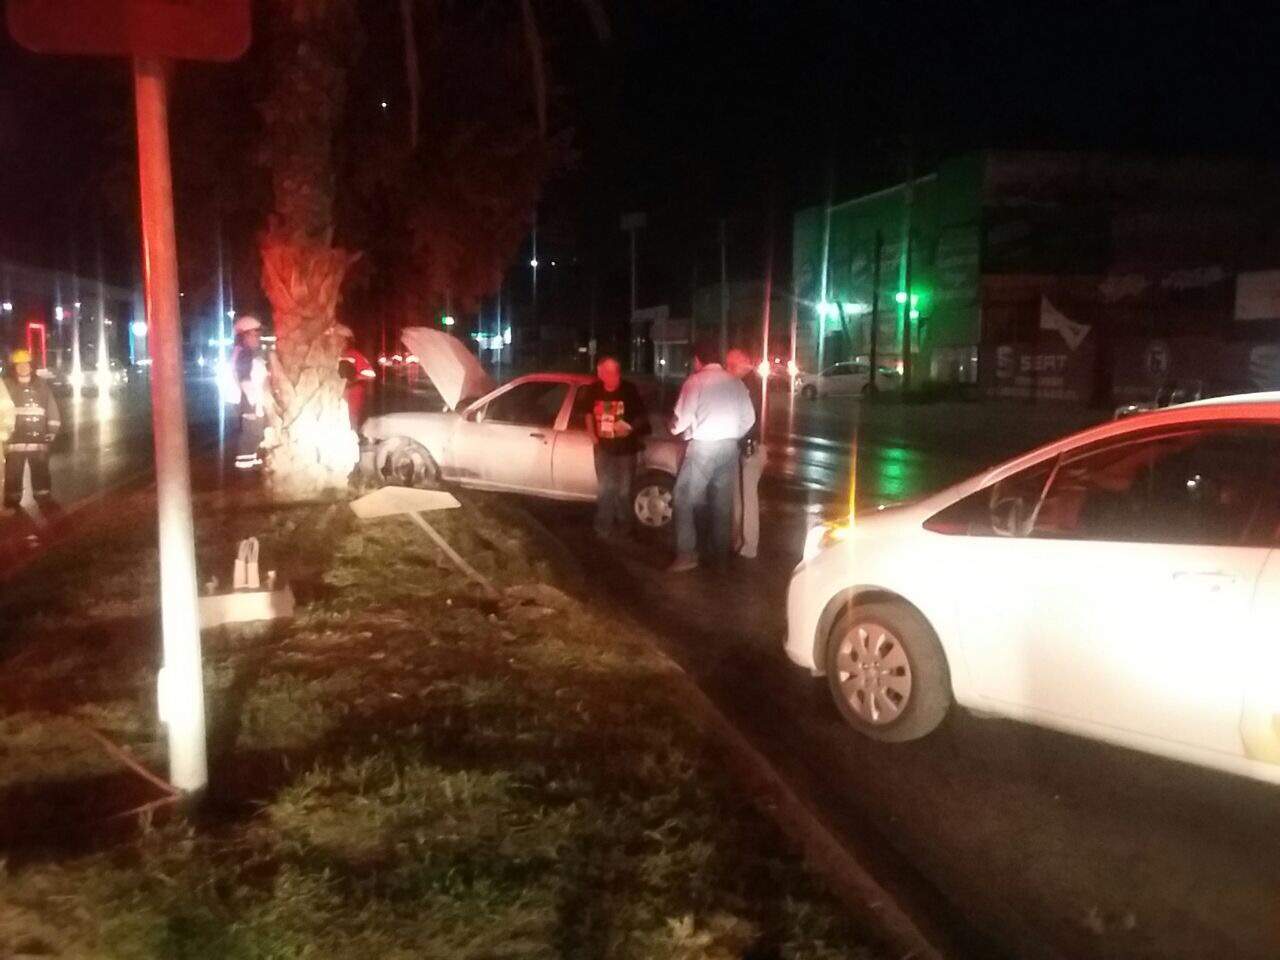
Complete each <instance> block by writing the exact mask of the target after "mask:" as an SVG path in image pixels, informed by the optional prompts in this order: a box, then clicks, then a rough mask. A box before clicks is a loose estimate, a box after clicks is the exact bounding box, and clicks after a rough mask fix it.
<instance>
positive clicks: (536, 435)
mask: <svg viewBox="0 0 1280 960" xmlns="http://www.w3.org/2000/svg"><path fill="white" fill-rule="evenodd" d="M529 436H531V437H537V438H538V439H539V440H545V439H547V435H546V434H545V433H531V434H529Z"/></svg>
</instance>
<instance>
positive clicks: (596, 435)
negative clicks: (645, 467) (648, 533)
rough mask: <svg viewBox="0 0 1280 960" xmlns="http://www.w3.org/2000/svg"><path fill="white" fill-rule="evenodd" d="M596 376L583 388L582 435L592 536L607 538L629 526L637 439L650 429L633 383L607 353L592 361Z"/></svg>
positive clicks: (638, 440)
mask: <svg viewBox="0 0 1280 960" xmlns="http://www.w3.org/2000/svg"><path fill="white" fill-rule="evenodd" d="M596 376H597V377H599V379H598V380H597V381H596V382H595V383H593V384H591V385H590V386H587V387H584V388H583V391H582V406H581V407H580V408H579V409H581V410H584V411H585V413H584V416H585V417H586V425H587V433H588V435H589V436H590V437H591V442H592V443H593V444H594V445H595V456H596V485H597V493H596V521H595V530H596V535H597V536H599V537H602V538H608V537H611V536H613V535H615V534H626V533H628V532H629V531H630V530H631V520H632V507H631V481H632V479H633V477H634V475H635V469H636V451H638V450H639V449H640V438H641V437H642V436H644V435H645V434H646V433H648V432H649V414H648V411H647V410H645V406H644V401H643V400H642V399H641V398H640V391H639V390H637V389H636V387H635V384H633V383H628V382H627V381H625V380H623V379H622V367H621V365H620V364H619V363H618V361H617V360H616V359H615V358H613V357H609V356H604V357H601V358H600V361H599V362H598V363H597V364H596Z"/></svg>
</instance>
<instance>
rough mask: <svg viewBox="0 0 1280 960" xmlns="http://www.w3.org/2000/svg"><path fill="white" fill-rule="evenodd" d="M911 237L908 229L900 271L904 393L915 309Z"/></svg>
mask: <svg viewBox="0 0 1280 960" xmlns="http://www.w3.org/2000/svg"><path fill="white" fill-rule="evenodd" d="M913 237H914V233H913V232H912V231H908V233H907V248H906V251H905V252H904V253H903V257H904V259H905V260H906V265H905V267H904V268H903V271H902V272H903V276H904V277H905V278H906V279H905V281H904V284H903V289H904V290H906V292H907V299H906V302H905V303H904V304H903V305H902V310H903V322H902V392H903V394H904V395H905V394H906V392H907V391H908V390H909V389H911V314H912V313H913V312H914V310H915V307H914V306H913V304H912V301H913V300H915V298H914V297H913V296H911V241H912V239H913Z"/></svg>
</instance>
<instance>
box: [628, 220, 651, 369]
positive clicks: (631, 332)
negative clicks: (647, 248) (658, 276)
mask: <svg viewBox="0 0 1280 960" xmlns="http://www.w3.org/2000/svg"><path fill="white" fill-rule="evenodd" d="M648 222H649V218H648V217H647V216H646V215H645V214H643V213H639V212H637V213H628V214H626V215H624V216H623V218H622V230H623V232H624V233H627V234H630V237H631V315H630V316H629V317H628V318H627V343H629V344H631V345H632V346H633V347H634V346H635V345H636V339H637V338H636V330H635V322H636V310H637V309H639V303H640V301H639V265H638V259H639V258H638V253H639V247H638V243H637V237H636V235H637V234H638V233H639V232H640V231H641V230H643V229H644V227H645V226H646V225H647V224H648ZM628 353H630V354H631V357H630V361H631V363H630V366H631V371H632V372H633V373H635V372H638V371H639V369H640V357H639V353H640V351H638V350H629V351H628Z"/></svg>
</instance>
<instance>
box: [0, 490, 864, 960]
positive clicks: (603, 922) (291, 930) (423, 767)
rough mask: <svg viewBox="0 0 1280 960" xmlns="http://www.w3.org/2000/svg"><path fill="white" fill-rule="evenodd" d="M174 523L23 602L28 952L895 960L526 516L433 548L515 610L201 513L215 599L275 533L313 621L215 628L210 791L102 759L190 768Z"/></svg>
mask: <svg viewBox="0 0 1280 960" xmlns="http://www.w3.org/2000/svg"><path fill="white" fill-rule="evenodd" d="M152 508H153V504H152V503H151V502H149V501H148V500H147V498H146V497H144V496H138V497H134V498H132V499H131V500H129V501H127V502H124V503H122V504H121V510H120V513H119V514H118V515H117V518H116V519H114V520H110V521H107V522H104V523H100V524H98V525H97V526H96V528H94V529H91V530H87V531H86V532H85V533H84V535H83V536H82V537H80V538H79V539H77V540H76V541H75V542H74V543H72V544H68V545H66V546H63V547H61V548H59V549H58V550H56V551H55V552H53V553H51V554H50V555H49V556H47V557H45V558H44V559H43V560H42V561H40V562H39V563H38V564H37V565H36V566H34V567H32V568H30V569H28V570H26V571H25V572H24V573H23V574H22V575H21V576H20V577H19V578H17V579H16V580H13V581H11V582H10V583H8V584H5V585H4V586H3V588H0V623H4V624H5V625H6V633H5V635H4V637H3V640H2V641H0V663H2V664H3V667H2V668H0V842H2V843H3V845H4V855H5V857H6V859H5V860H4V861H3V862H0V956H11V955H24V954H25V955H33V956H57V957H128V958H132V957H164V958H206V957H207V958H215V957H216V958H220V960H221V958H303V957H344V958H346V957H387V958H390V957H405V958H409V957H414V958H419V957H449V958H454V957H458V958H497V957H553V956H561V957H610V958H615V957H616V958H629V957H636V958H641V957H644V958H689V960H693V958H708V960H710V958H731V957H758V958H768V957H784V958H806V960H808V958H814V960H822V958H827V957H867V958H869V957H873V956H878V955H879V954H878V953H877V952H876V950H875V948H873V947H872V946H870V944H872V943H873V942H874V940H873V937H872V936H871V934H870V932H869V931H867V930H865V929H861V928H859V927H858V926H857V925H856V924H855V923H854V922H853V921H852V920H850V919H849V918H848V917H847V916H846V915H845V914H844V913H843V911H842V909H841V907H840V905H839V904H837V903H836V902H835V900H834V899H833V898H832V897H830V896H829V895H828V894H827V893H826V892H825V891H824V890H823V889H822V887H821V885H820V884H819V883H818V882H816V881H815V880H814V879H813V878H811V877H810V876H809V874H808V873H807V872H806V870H805V868H804V866H803V864H802V862H801V861H800V859H799V857H798V855H797V854H796V852H795V851H794V849H793V848H792V847H791V846H790V845H789V844H788V843H787V842H786V841H785V840H784V839H783V838H782V836H781V835H780V834H779V833H778V831H777V830H776V828H775V827H774V825H773V824H772V822H771V821H769V820H768V819H767V818H766V817H764V816H763V815H762V814H761V813H759V812H758V810H757V809H756V808H755V807H754V806H753V805H752V803H751V802H750V800H749V799H748V798H746V797H744V796H743V795H742V794H741V792H740V791H739V789H738V788H737V786H736V784H735V783H734V782H733V781H731V780H730V779H729V778H728V777H727V775H726V774H725V772H724V771H723V770H722V768H721V765H720V764H719V762H718V760H717V745H716V744H715V743H713V742H709V741H708V740H707V739H706V737H705V736H704V735H703V734H702V733H701V732H700V731H699V730H698V729H697V728H696V727H695V726H694V725H693V724H692V723H691V722H690V721H689V720H688V719H687V717H686V715H685V713H684V712H683V710H682V705H681V689H682V686H681V683H680V682H679V681H678V679H677V677H676V676H674V675H673V673H672V670H673V668H672V667H671V666H670V665H669V664H668V663H667V662H666V661H665V660H663V659H662V658H660V657H658V656H657V655H656V654H655V653H654V652H653V650H652V648H651V646H650V645H649V644H648V643H647V642H646V640H645V638H644V636H643V635H642V634H641V633H640V630H639V628H638V627H637V626H635V625H634V624H632V623H630V622H628V621H626V620H624V619H622V618H619V617H617V616H614V615H613V614H611V613H610V612H608V611H606V610H603V609H600V608H594V607H592V606H591V605H590V604H584V603H582V602H580V601H579V600H577V599H574V598H573V597H572V596H571V595H570V593H571V591H572V587H573V583H572V581H573V579H574V573H573V571H572V570H571V569H570V568H567V567H566V566H564V565H563V564H561V563H560V562H559V561H558V560H557V559H556V557H555V553H554V551H553V550H549V549H548V548H547V545H546V543H545V541H544V539H543V538H541V537H540V535H539V533H538V531H537V530H536V528H534V527H532V526H531V525H529V524H528V523H526V522H525V520H524V518H523V517H522V515H521V514H520V513H519V512H518V511H515V510H513V509H512V508H510V507H509V506H507V505H505V504H503V503H502V502H501V501H497V500H492V499H475V500H470V501H468V503H466V504H465V505H464V508H463V509H461V510H454V511H448V512H445V513H437V514H433V515H432V522H433V523H435V524H437V526H438V528H439V529H440V531H441V532H442V533H443V535H444V536H445V537H446V538H447V539H448V540H449V541H450V542H451V543H452V544H453V545H454V547H455V548H456V549H457V550H458V551H459V552H460V553H461V554H462V555H463V556H464V557H466V558H467V560H468V561H469V562H470V563H472V564H473V565H474V566H475V567H477V568H478V569H479V570H480V571H481V572H482V573H483V574H485V575H486V576H487V577H489V578H491V579H492V580H493V581H494V582H495V583H496V584H497V585H498V586H499V588H500V589H501V590H502V593H503V596H502V598H501V599H500V600H493V599H488V598H486V597H485V595H484V594H483V593H482V592H481V591H479V590H478V589H476V588H474V587H473V586H472V585H471V584H470V582H469V581H467V580H466V579H465V578H463V577H462V575H461V574H459V573H458V572H457V571H456V570H455V569H454V568H453V567H452V566H451V565H449V563H448V561H447V560H446V559H445V558H444V557H443V555H442V554H441V553H440V552H439V551H438V550H437V548H436V547H435V546H434V545H432V544H431V542H430V541H429V540H427V538H426V537H425V536H423V535H422V533H421V532H420V531H418V530H417V529H416V528H414V527H412V526H410V525H408V524H406V523H404V522H403V521H397V520H381V521H374V522H371V523H367V524H360V523H358V522H357V521H356V520H354V518H353V517H351V515H350V512H349V511H348V510H347V509H346V508H345V507H344V506H341V505H333V506H307V507H295V508H289V509H285V508H274V507H271V506H269V505H267V504H260V503H254V502H252V501H251V500H250V499H248V498H245V497H228V496H224V495H211V496H208V497H205V498H202V499H201V501H200V502H199V504H198V506H197V516H198V517H199V518H200V520H199V531H198V540H199V544H200V549H199V553H200V568H201V576H202V579H208V578H209V577H210V576H212V575H214V574H216V573H229V572H230V560H231V558H232V557H233V556H234V545H235V543H236V542H237V541H238V539H239V538H240V537H242V536H248V535H257V536H258V537H259V538H260V540H261V543H262V548H261V549H262V558H263V566H264V569H265V568H275V569H278V570H279V571H280V574H281V575H282V576H283V577H286V578H287V579H289V580H290V582H291V583H292V584H293V586H294V589H295V592H296V593H297V595H298V599H299V609H298V613H297V616H296V617H295V618H294V619H293V620H291V621H289V622H287V623H280V624H276V625H273V626H270V627H268V628H265V629H258V630H252V631H245V630H239V631H236V630H222V631H213V632H210V633H206V635H205V659H206V667H205V673H206V689H207V691H208V693H207V699H208V716H209V740H210V770H211V786H210V790H209V794H208V796H207V798H206V799H205V801H204V802H203V803H202V804H200V805H199V806H197V807H194V808H191V809H185V810H179V809H175V808H172V807H153V806H152V801H154V800H155V799H156V797H157V794H158V791H157V790H156V788H155V787H154V785H152V784H149V783H148V782H147V781H146V780H145V779H143V778H142V777H140V776H138V775H137V774H136V773H135V772H133V771H130V770H129V769H128V767H127V765H126V764H125V763H123V762H122V755H121V754H119V753H117V752H115V751H114V750H113V749H108V748H106V747H104V745H103V742H102V740H101V739H100V737H105V738H106V740H107V741H109V742H110V743H111V744H115V745H117V746H118V747H119V748H122V749H123V750H124V751H126V752H127V756H128V757H129V758H134V759H136V760H137V761H139V762H140V763H142V764H144V765H146V766H148V767H150V768H151V769H153V770H156V771H160V772H162V771H163V769H164V766H163V730H162V729H161V728H159V727H158V725H157V724H156V721H155V720H154V717H155V696H154V676H155V669H156V667H157V662H156V661H157V656H158V652H157V648H158V627H157V611H156V600H155V598H156V596H157V593H158V589H157V586H158V585H157V572H156V563H157V559H156V548H155V543H154V534H153V531H152V521H151V517H152V516H153V514H152V513H151V510H152ZM223 568H226V569H225V571H224V570H223ZM603 575H607V571H591V572H588V577H590V576H603ZM223 579H224V580H225V579H226V577H225V576H224V578H223ZM137 811H142V812H137Z"/></svg>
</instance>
